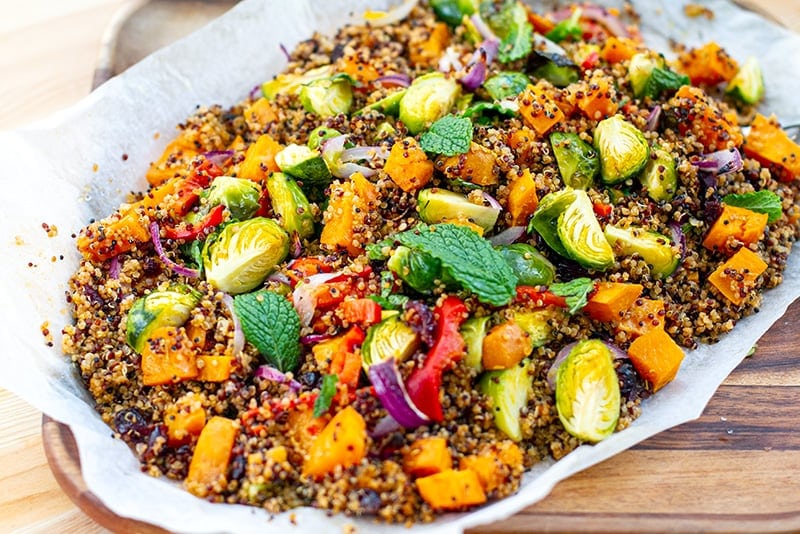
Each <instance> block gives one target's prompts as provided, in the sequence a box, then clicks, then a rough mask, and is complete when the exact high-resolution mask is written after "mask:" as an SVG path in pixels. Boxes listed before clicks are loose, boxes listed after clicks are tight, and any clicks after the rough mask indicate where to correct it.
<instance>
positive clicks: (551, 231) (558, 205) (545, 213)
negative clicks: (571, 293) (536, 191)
mask: <svg viewBox="0 0 800 534" xmlns="http://www.w3.org/2000/svg"><path fill="white" fill-rule="evenodd" d="M574 201H575V190H574V189H572V188H571V187H567V188H565V189H562V190H560V191H553V192H552V193H548V194H546V195H545V196H544V197H543V198H542V200H541V201H540V202H539V206H538V207H537V208H536V211H535V212H533V217H531V222H530V223H529V224H528V232H532V231H536V233H537V234H539V235H540V236H541V237H542V239H544V242H545V243H547V246H549V247H550V248H551V249H553V250H554V251H556V252H558V254H560V255H561V256H564V257H565V258H568V257H569V255H568V254H567V250H566V249H565V248H564V245H562V244H561V238H560V237H558V218H559V216H560V215H561V214H562V213H564V210H566V209H567V206H569V205H570V204H572V203H573V202H574Z"/></svg>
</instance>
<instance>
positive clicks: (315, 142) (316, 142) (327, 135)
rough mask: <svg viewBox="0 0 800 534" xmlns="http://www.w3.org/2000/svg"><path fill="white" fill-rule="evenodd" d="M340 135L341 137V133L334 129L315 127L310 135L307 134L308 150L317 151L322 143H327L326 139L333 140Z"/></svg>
mask: <svg viewBox="0 0 800 534" xmlns="http://www.w3.org/2000/svg"><path fill="white" fill-rule="evenodd" d="M340 135H342V132H340V131H339V130H337V129H335V128H328V127H327V126H317V127H316V128H314V129H313V130H311V133H310V134H308V143H307V144H308V148H310V149H311V150H317V149H318V148H319V147H320V145H321V144H322V143H323V142H325V141H327V140H328V139H333V138H334V137H339V136H340Z"/></svg>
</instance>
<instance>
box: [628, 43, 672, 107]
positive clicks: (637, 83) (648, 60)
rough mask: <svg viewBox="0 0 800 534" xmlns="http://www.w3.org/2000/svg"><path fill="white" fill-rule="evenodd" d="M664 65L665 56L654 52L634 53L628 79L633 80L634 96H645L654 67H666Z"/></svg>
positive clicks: (629, 66)
mask: <svg viewBox="0 0 800 534" xmlns="http://www.w3.org/2000/svg"><path fill="white" fill-rule="evenodd" d="M664 65H665V62H664V57H663V56H660V55H658V54H656V53H654V52H639V53H638V54H634V55H633V57H631V60H630V63H629V65H628V79H629V80H630V82H631V89H633V96H635V97H636V98H641V97H642V96H644V95H645V92H646V89H647V83H648V81H649V80H650V75H651V74H652V73H653V69H661V68H664Z"/></svg>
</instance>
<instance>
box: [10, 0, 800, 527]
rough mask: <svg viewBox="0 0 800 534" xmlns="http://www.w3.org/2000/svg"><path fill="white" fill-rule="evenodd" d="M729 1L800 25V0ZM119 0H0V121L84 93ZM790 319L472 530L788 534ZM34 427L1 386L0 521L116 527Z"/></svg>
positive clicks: (793, 446) (795, 382) (794, 366)
mask: <svg viewBox="0 0 800 534" xmlns="http://www.w3.org/2000/svg"><path fill="white" fill-rule="evenodd" d="M742 1H743V2H744V3H748V4H753V5H756V6H757V7H758V8H759V9H763V10H765V11H766V12H768V13H770V14H771V15H772V16H773V17H774V18H777V19H778V20H780V21H781V22H783V23H784V24H785V25H787V26H789V27H793V28H795V29H798V30H800V0H742ZM128 3H129V0H69V1H68V2H67V1H58V2H56V1H53V0H26V1H25V2H17V1H16V0H0V9H2V12H3V13H5V14H7V16H5V17H2V18H0V68H1V69H2V72H3V73H4V75H3V76H0V128H2V129H6V128H12V127H17V126H21V125H23V124H26V123H29V122H32V121H34V120H36V119H39V118H42V117H44V116H47V115H49V114H50V113H52V112H53V111H56V110H58V109H61V108H63V107H65V106H68V105H70V104H72V103H74V102H76V101H77V100H78V99H80V98H82V97H83V96H85V95H86V94H87V93H88V91H89V88H90V87H91V82H92V75H93V71H94V67H95V65H96V62H97V57H98V51H99V48H100V43H101V38H102V35H103V32H104V30H105V28H106V27H107V25H108V23H109V21H110V20H111V18H112V15H113V14H114V13H115V12H116V11H117V9H118V8H120V7H121V6H123V5H126V4H128ZM798 318H800V307H799V306H797V305H795V306H793V307H792V310H791V312H790V313H789V314H787V315H786V317H784V318H783V319H781V320H780V321H778V323H776V325H775V326H774V327H773V328H772V330H771V331H770V333H769V334H768V335H767V337H766V338H765V339H764V340H762V342H761V343H760V344H759V349H758V351H757V352H756V354H755V355H754V356H753V357H752V358H749V359H747V360H746V361H745V362H743V364H742V365H741V366H740V367H739V368H738V369H737V370H736V371H734V373H733V374H732V375H731V376H730V377H729V378H728V379H727V380H726V382H725V384H724V386H723V387H722V388H721V389H720V391H719V392H718V393H717V395H715V397H714V398H713V399H712V401H711V403H710V404H709V406H708V409H707V410H706V412H705V413H704V414H703V416H702V417H701V419H700V420H698V421H695V422H692V423H688V424H687V425H683V426H681V427H678V428H676V429H673V430H671V431H668V432H666V433H663V434H660V435H659V436H656V437H654V438H652V439H651V440H648V441H646V442H644V443H643V444H641V445H640V446H638V447H636V448H634V449H632V450H629V451H626V452H625V453H623V454H621V455H619V456H617V457H615V458H612V459H610V460H609V461H607V462H604V463H602V464H599V465H597V466H595V467H593V468H591V469H589V470H587V471H585V472H582V473H579V474H578V475H576V476H574V477H572V478H570V479H568V480H566V481H564V482H562V483H561V484H559V485H558V486H557V487H556V488H555V490H554V492H553V493H552V494H551V495H550V496H549V497H548V498H546V499H545V500H543V501H542V502H540V503H537V504H536V505H534V506H532V507H530V508H528V509H526V510H525V511H524V512H522V513H521V514H518V515H516V516H514V517H512V518H510V519H508V520H506V521H503V522H500V523H497V524H494V525H490V526H487V527H483V528H481V529H478V530H476V531H475V532H504V533H509V532H531V531H539V532H587V531H592V532H645V531H648V532H665V531H673V532H697V531H701V530H704V531H709V532H720V531H726V532H787V531H796V532H800V519H799V518H798V512H797V511H798V510H800V482H798V479H800V477H799V476H798V473H800V465H798V462H799V461H800V454H798V451H797V442H798V436H797V433H798V432H800V428H798V427H800V421H795V422H794V423H793V425H794V426H793V427H792V426H791V424H792V421H791V413H792V412H791V407H792V404H793V405H794V406H798V403H797V400H798V398H797V395H798V394H797V389H796V388H797V386H800V365H798V360H799V359H800V354H798V352H800V351H798V348H800V328H798V327H797V319H798ZM794 413H797V411H796V409H795V412H794ZM773 416H774V417H773ZM723 417H724V418H726V421H723V420H722V418H723ZM775 418H777V419H779V420H780V424H778V425H776V424H775ZM726 423H727V424H726ZM44 430H45V427H42V426H41V414H40V413H39V412H38V411H36V410H35V409H33V408H31V407H30V406H29V405H27V404H26V403H25V402H23V401H21V400H19V399H18V398H16V397H14V396H13V395H11V394H9V393H8V392H5V391H2V390H0V532H26V533H34V532H36V533H44V532H48V533H49V532H80V533H88V534H93V533H99V532H108V530H107V529H106V528H105V527H104V526H102V525H106V526H108V527H109V528H112V529H114V530H117V531H120V530H119V528H118V527H119V525H121V524H124V523H120V522H119V521H118V520H117V519H116V518H111V519H109V518H107V517H106V518H100V517H98V519H99V520H100V523H98V522H96V521H94V520H93V519H91V518H90V517H89V516H87V515H85V514H84V513H83V512H81V511H80V509H79V508H77V507H76V506H75V505H74V504H73V503H72V502H71V501H70V499H69V498H68V497H67V495H66V494H65V493H64V492H63V491H62V490H61V489H60V488H59V485H58V483H57V481H56V480H55V478H54V476H53V474H52V473H51V471H50V469H49V467H48V463H47V460H46V458H45V453H44V449H43V446H42V438H41V436H40V431H41V432H44ZM728 430H732V431H733V433H732V434H728ZM51 441H53V440H48V448H50V445H51ZM776 445H778V446H776ZM63 456H64V457H67V456H68V455H63ZM71 473H72V474H73V475H76V474H77V473H79V471H77V470H75V469H74V468H73V470H72V471H71ZM125 527H126V532H142V531H145V530H140V529H139V527H132V526H130V525H127V524H125ZM128 527H130V529H128ZM142 528H146V527H142Z"/></svg>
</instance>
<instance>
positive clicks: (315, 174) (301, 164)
mask: <svg viewBox="0 0 800 534" xmlns="http://www.w3.org/2000/svg"><path fill="white" fill-rule="evenodd" d="M275 164H276V165H277V166H278V167H279V168H280V170H282V171H283V172H285V173H286V174H290V175H292V176H294V177H295V178H297V179H298V180H304V181H307V182H310V183H312V184H328V183H329V182H330V181H331V171H330V170H328V165H327V164H326V163H325V160H324V159H323V158H322V156H321V155H320V153H319V152H318V151H317V150H315V149H312V148H309V147H307V146H305V145H295V144H291V145H286V147H285V148H284V149H283V150H281V151H280V152H278V153H277V154H275Z"/></svg>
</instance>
